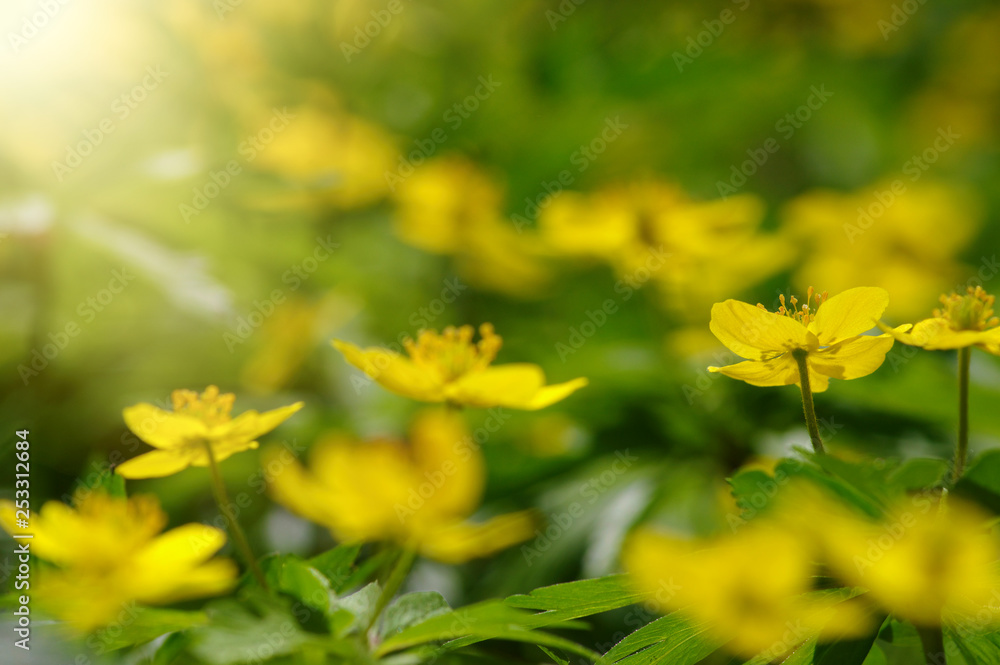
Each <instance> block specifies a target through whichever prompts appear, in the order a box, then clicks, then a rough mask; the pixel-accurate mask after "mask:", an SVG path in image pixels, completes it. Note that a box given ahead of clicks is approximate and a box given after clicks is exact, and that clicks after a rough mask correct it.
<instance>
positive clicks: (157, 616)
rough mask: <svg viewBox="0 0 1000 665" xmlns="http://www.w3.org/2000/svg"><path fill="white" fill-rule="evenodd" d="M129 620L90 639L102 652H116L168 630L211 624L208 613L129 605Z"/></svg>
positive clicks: (105, 629)
mask: <svg viewBox="0 0 1000 665" xmlns="http://www.w3.org/2000/svg"><path fill="white" fill-rule="evenodd" d="M125 612H127V613H128V615H129V616H128V618H127V619H122V620H119V621H118V622H116V623H114V624H112V625H111V626H108V627H107V628H103V629H101V630H98V631H97V632H95V633H94V634H93V635H91V636H90V638H88V642H89V643H92V644H96V645H98V648H99V649H100V650H101V651H115V650H117V649H123V648H125V647H129V646H133V645H135V644H142V643H143V642H149V641H150V640H153V639H156V638H157V637H159V636H161V635H166V634H167V633H175V632H177V631H179V630H186V629H188V628H193V627H195V626H201V625H204V624H205V623H207V621H208V617H207V616H206V615H205V613H204V612H183V611H180V610H164V609H158V608H152V607H136V606H135V605H130V606H128V607H126V608H125Z"/></svg>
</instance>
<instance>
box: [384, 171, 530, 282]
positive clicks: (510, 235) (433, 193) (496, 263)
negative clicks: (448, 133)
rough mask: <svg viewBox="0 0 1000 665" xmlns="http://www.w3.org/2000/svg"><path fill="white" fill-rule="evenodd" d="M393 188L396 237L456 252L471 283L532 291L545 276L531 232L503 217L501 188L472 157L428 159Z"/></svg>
mask: <svg viewBox="0 0 1000 665" xmlns="http://www.w3.org/2000/svg"><path fill="white" fill-rule="evenodd" d="M395 190H396V191H395V199H396V204H397V210H396V215H395V218H394V224H395V230H396V234H397V235H398V236H399V237H400V239H402V240H403V241H404V242H406V243H407V244H409V245H412V246H414V247H418V248H420V249H423V250H425V251H428V252H434V253H436V254H446V255H450V256H455V257H456V258H457V259H458V265H459V269H460V273H461V274H462V275H463V276H464V277H466V278H467V279H468V280H469V281H470V282H472V283H473V284H475V285H476V286H479V287H481V288H485V289H490V290H493V291H498V292H501V293H506V294H508V295H512V296H516V297H533V296H537V295H539V292H540V290H541V289H542V288H543V287H544V286H545V284H546V283H547V281H548V280H549V269H548V267H547V266H546V265H545V264H544V263H543V262H542V258H543V255H544V252H543V251H540V250H539V248H538V243H537V241H536V240H535V238H534V235H533V234H532V233H529V232H527V231H524V230H523V229H516V228H515V226H514V223H513V222H512V221H508V220H506V219H504V217H503V207H502V206H503V199H504V193H503V190H502V188H501V187H500V186H498V185H497V184H496V183H495V182H494V181H493V180H491V179H490V178H489V177H488V176H487V175H486V174H485V173H483V172H482V171H481V170H480V169H479V168H478V167H476V165H474V164H472V163H471V162H469V161H467V160H465V159H463V158H460V157H454V156H452V157H441V158H437V159H434V160H431V161H429V162H427V163H426V164H425V165H423V166H421V167H419V168H416V169H415V170H414V171H413V173H412V174H410V175H409V176H408V177H406V178H405V179H402V181H401V182H400V183H398V185H397V186H396V187H395Z"/></svg>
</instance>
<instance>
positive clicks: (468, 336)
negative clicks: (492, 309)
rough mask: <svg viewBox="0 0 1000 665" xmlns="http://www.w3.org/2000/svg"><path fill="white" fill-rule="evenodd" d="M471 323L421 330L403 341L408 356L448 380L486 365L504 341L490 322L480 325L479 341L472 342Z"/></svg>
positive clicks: (472, 329)
mask: <svg viewBox="0 0 1000 665" xmlns="http://www.w3.org/2000/svg"><path fill="white" fill-rule="evenodd" d="M474 335H475V329H474V328H473V327H472V326H461V327H460V328H455V327H454V326H448V327H447V328H445V329H444V330H443V331H441V333H440V334H438V333H437V332H436V331H434V330H421V331H420V333H419V334H418V335H417V340H416V341H415V342H414V341H413V340H412V339H407V340H404V341H403V346H404V347H405V348H406V352H407V353H408V354H409V355H410V358H411V359H412V360H413V362H415V363H416V364H418V365H421V366H423V367H426V368H429V369H432V370H434V371H436V372H438V373H439V374H440V376H441V379H442V380H444V381H449V380H452V379H455V378H458V377H459V376H462V375H463V374H467V373H469V372H472V371H477V370H482V369H486V367H488V366H489V364H490V363H491V362H493V359H494V358H496V355H497V352H498V351H499V350H500V347H501V346H502V345H503V339H502V338H501V337H500V336H499V335H497V334H496V333H495V332H494V331H493V325H492V324H490V323H484V324H482V325H481V326H479V337H480V339H479V342H477V343H475V344H473V342H472V338H473V336H474Z"/></svg>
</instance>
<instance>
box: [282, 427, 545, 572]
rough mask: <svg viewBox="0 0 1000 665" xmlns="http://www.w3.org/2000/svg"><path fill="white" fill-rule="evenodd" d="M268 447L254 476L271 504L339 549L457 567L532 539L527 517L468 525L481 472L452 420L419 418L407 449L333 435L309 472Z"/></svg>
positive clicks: (475, 451)
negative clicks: (376, 545) (401, 550)
mask: <svg viewBox="0 0 1000 665" xmlns="http://www.w3.org/2000/svg"><path fill="white" fill-rule="evenodd" d="M285 455H287V452H284V451H283V450H282V449H279V448H269V449H267V450H265V452H264V460H263V468H264V469H265V470H266V471H267V477H268V478H269V480H270V487H271V493H272V495H273V496H274V498H275V500H276V501H278V502H279V503H281V504H283V505H285V506H286V507H287V508H288V509H289V510H291V511H292V512H294V513H297V514H298V515H301V516H302V517H305V518H306V519H308V520H310V521H312V522H315V523H317V524H321V525H323V526H325V527H326V528H328V529H330V531H331V532H332V533H333V535H334V536H335V537H336V538H337V539H338V540H341V541H345V542H369V541H381V540H390V541H395V542H397V543H399V544H401V545H404V546H406V547H412V548H414V549H415V550H416V551H418V552H420V553H421V554H423V555H424V556H427V557H429V558H432V559H436V560H438V561H443V562H445V563H458V562H462V561H466V560H468V559H472V558H476V557H481V556H487V555H489V554H492V553H494V552H496V551H499V550H501V549H504V548H506V547H509V546H510V545H513V544H515V543H518V542H521V541H523V540H525V539H527V538H529V537H530V536H531V535H532V532H533V529H534V527H535V521H534V519H533V517H532V516H531V514H529V513H527V512H519V513H510V514H506V515H501V516H499V517H494V518H492V519H490V520H487V521H485V522H482V523H473V522H469V521H468V517H469V515H471V514H472V513H473V511H474V510H475V509H476V507H477V506H478V505H479V501H480V499H481V497H482V493H483V483H484V479H485V474H486V471H485V467H484V462H483V458H482V454H481V452H480V451H479V447H478V445H477V444H476V443H475V442H474V441H473V440H472V438H471V436H470V435H469V432H468V430H467V429H466V427H465V424H464V423H463V421H462V419H461V417H460V416H459V414H457V413H455V412H451V411H447V410H445V409H434V410H429V411H425V412H423V413H422V414H420V415H419V416H418V417H417V419H416V420H415V421H414V423H413V426H412V428H411V433H410V447H407V446H406V445H405V444H404V443H402V442H400V441H395V440H387V439H380V440H375V441H371V442H368V443H363V442H358V441H355V440H352V439H349V438H346V437H343V436H333V437H329V438H327V439H325V440H322V441H320V442H319V443H318V444H317V445H316V446H315V448H314V449H313V450H312V454H311V462H312V464H311V467H312V468H311V470H307V469H305V468H303V467H302V466H301V465H300V464H299V462H298V461H296V460H295V459H290V458H286V457H284V456H285Z"/></svg>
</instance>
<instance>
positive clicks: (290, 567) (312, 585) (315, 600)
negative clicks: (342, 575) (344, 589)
mask: <svg viewBox="0 0 1000 665" xmlns="http://www.w3.org/2000/svg"><path fill="white" fill-rule="evenodd" d="M261 567H263V569H264V575H265V577H266V578H267V582H268V584H270V585H271V587H272V588H273V589H275V590H277V591H280V592H281V593H285V594H288V595H289V596H291V597H293V598H295V599H296V600H299V601H301V602H302V603H303V604H305V605H307V606H309V607H311V608H312V609H314V610H318V611H320V612H322V613H323V614H324V615H327V614H329V613H330V610H331V600H332V593H331V590H330V582H329V581H328V580H327V578H326V576H324V575H323V574H322V573H320V572H319V571H318V570H316V569H315V568H313V567H312V566H310V565H309V564H308V563H306V562H305V561H303V560H302V559H300V558H299V557H297V556H295V555H294V554H279V555H274V556H270V557H266V558H265V559H263V560H262V561H261Z"/></svg>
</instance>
